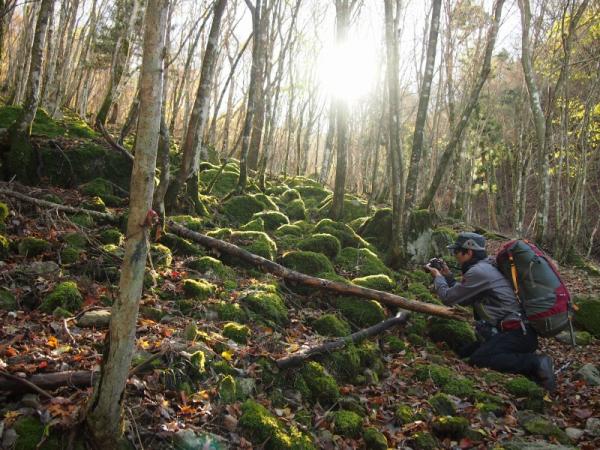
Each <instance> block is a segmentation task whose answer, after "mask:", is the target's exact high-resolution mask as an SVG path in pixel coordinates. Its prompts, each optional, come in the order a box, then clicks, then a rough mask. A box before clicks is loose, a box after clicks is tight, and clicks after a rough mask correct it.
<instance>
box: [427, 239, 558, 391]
mask: <svg viewBox="0 0 600 450" xmlns="http://www.w3.org/2000/svg"><path fill="white" fill-rule="evenodd" d="M448 248H449V249H450V251H452V252H454V256H455V258H456V260H457V262H458V263H459V264H460V266H461V271H462V280H461V281H460V282H457V281H456V280H454V278H453V276H452V273H451V272H450V270H449V269H448V266H447V265H445V264H444V267H443V269H442V270H441V271H440V270H438V269H436V268H434V267H431V266H430V265H428V266H426V267H427V269H428V270H429V271H430V272H431V275H432V276H433V277H434V288H435V290H436V292H437V295H438V297H439V298H440V299H441V300H442V302H443V303H444V304H445V305H447V306H452V305H463V306H466V305H472V306H473V313H474V316H475V320H476V326H475V329H476V332H477V337H478V342H476V343H475V344H473V345H467V346H465V347H464V348H462V349H461V350H460V351H459V355H460V356H461V357H469V362H470V363H471V364H473V365H476V366H480V367H489V368H491V369H494V370H498V371H501V372H512V373H520V374H523V375H525V376H528V377H530V378H533V379H534V380H536V381H537V382H538V383H540V384H541V385H542V386H543V387H544V388H546V389H547V390H548V391H551V392H552V391H554V389H555V388H556V382H555V378H554V368H553V364H552V359H551V358H550V357H549V356H548V355H538V354H535V351H536V350H537V348H538V337H537V333H536V332H535V330H534V329H533V328H531V327H530V326H529V325H528V324H527V322H526V321H525V320H524V316H523V314H522V310H521V306H520V305H519V303H518V301H517V298H516V297H515V294H514V292H513V289H512V286H511V285H510V282H509V281H508V280H507V279H506V278H505V277H504V276H503V275H502V273H501V272H500V271H499V270H498V269H497V268H496V267H495V265H493V262H494V261H493V258H488V257H487V253H486V251H485V238H484V237H483V236H481V235H479V234H476V233H461V234H459V236H458V238H457V240H456V242H455V243H454V244H452V245H450V246H448Z"/></svg>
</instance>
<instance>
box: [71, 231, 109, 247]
mask: <svg viewBox="0 0 600 450" xmlns="http://www.w3.org/2000/svg"><path fill="white" fill-rule="evenodd" d="M61 240H62V241H63V242H64V243H65V244H67V245H69V246H71V247H76V248H85V247H86V246H87V244H88V240H87V236H86V235H85V234H83V233H78V232H73V233H67V234H64V235H62V237H61ZM106 243H107V244H108V242H106Z"/></svg>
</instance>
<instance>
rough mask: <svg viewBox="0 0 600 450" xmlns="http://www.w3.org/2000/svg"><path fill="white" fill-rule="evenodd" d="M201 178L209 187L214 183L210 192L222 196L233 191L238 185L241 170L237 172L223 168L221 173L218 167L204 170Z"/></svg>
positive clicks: (200, 175)
mask: <svg viewBox="0 0 600 450" xmlns="http://www.w3.org/2000/svg"><path fill="white" fill-rule="evenodd" d="M232 168H233V166H231V167H230V169H232ZM199 179H200V182H201V183H202V184H203V185H204V186H205V187H208V186H209V185H211V184H212V185H213V187H212V189H211V191H210V193H211V194H212V195H216V196H217V197H221V198H222V197H225V196H226V195H227V194H229V193H230V192H231V191H233V190H234V189H235V187H236V186H237V182H238V179H239V172H235V171H233V170H223V171H222V172H221V173H219V169H218V168H215V169H209V170H203V171H202V172H200V174H199ZM213 181H214V184H213Z"/></svg>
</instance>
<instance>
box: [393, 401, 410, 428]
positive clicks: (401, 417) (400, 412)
mask: <svg viewBox="0 0 600 450" xmlns="http://www.w3.org/2000/svg"><path fill="white" fill-rule="evenodd" d="M413 411H414V408H412V407H411V406H409V405H405V404H400V405H398V406H397V407H396V409H395V410H394V417H395V419H396V422H397V423H398V425H407V424H409V423H412V422H414V421H415V415H414V413H413Z"/></svg>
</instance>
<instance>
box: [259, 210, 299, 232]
mask: <svg viewBox="0 0 600 450" xmlns="http://www.w3.org/2000/svg"><path fill="white" fill-rule="evenodd" d="M252 219H253V220H254V219H262V220H263V222H264V227H265V230H267V231H275V230H276V229H277V228H279V227H280V226H281V225H285V224H288V223H290V220H289V219H288V218H287V216H286V215H285V214H283V213H281V212H279V211H261V212H258V213H256V214H254V215H253V216H252Z"/></svg>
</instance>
